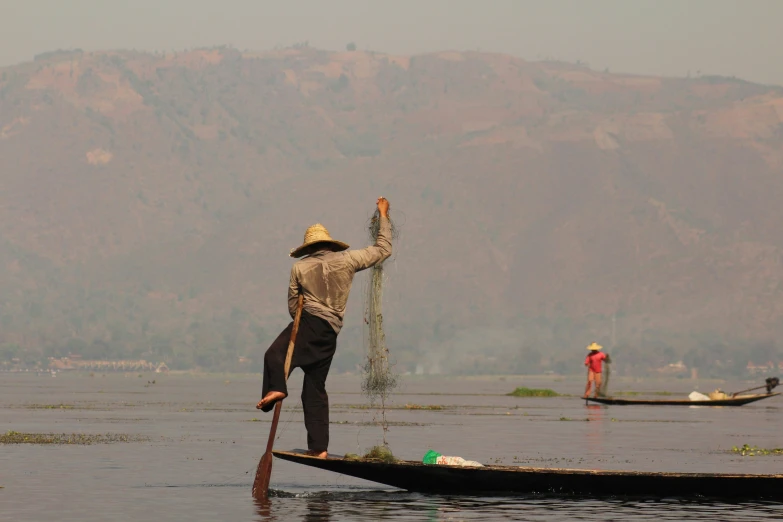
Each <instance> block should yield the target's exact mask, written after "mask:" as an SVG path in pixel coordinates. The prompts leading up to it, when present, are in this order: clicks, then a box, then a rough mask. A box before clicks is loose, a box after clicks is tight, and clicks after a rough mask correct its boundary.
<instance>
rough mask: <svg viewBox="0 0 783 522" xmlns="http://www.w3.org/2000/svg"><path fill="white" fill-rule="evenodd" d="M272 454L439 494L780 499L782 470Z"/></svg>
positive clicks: (347, 473) (321, 467)
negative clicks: (484, 463)
mask: <svg viewBox="0 0 783 522" xmlns="http://www.w3.org/2000/svg"><path fill="white" fill-rule="evenodd" d="M272 453H273V454H274V456H275V457H277V458H279V459H282V460H287V461H290V462H296V463H298V464H303V465H305V466H310V467H313V468H318V469H323V470H326V471H333V472H335V473H342V474H343V475H348V476H350V477H356V478H360V479H364V480H369V481H371V482H377V483H379V484H385V485H387V486H392V487H395V488H400V489H404V490H407V491H412V492H417V493H434V494H444V495H472V496H477V495H488V494H531V493H543V494H555V495H572V494H573V495H591V496H604V497H605V496H618V495H633V496H642V497H649V498H662V497H679V498H686V497H720V498H722V499H725V498H728V497H731V498H735V499H740V498H752V499H771V500H778V501H780V500H783V475H746V474H728V473H666V472H644V471H602V470H593V469H563V468H532V467H517V466H492V465H490V466H484V467H480V468H479V467H461V466H444V465H438V464H422V463H421V462H415V461H397V462H395V463H388V464H387V463H383V462H380V461H366V460H346V459H345V458H343V457H342V456H338V455H331V454H330V455H329V457H328V458H326V459H319V458H316V457H310V456H308V455H306V454H305V452H304V450H294V451H273V452H272Z"/></svg>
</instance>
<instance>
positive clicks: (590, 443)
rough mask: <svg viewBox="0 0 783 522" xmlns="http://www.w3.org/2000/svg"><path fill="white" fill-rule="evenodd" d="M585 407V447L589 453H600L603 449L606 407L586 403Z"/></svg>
mask: <svg viewBox="0 0 783 522" xmlns="http://www.w3.org/2000/svg"><path fill="white" fill-rule="evenodd" d="M586 408H587V420H588V421H589V422H588V423H587V435H586V438H587V447H588V450H589V452H590V454H593V455H597V454H600V453H601V452H602V451H603V449H604V434H605V433H606V421H607V418H606V417H607V415H606V408H605V407H604V406H600V405H598V404H588V405H587V406H586Z"/></svg>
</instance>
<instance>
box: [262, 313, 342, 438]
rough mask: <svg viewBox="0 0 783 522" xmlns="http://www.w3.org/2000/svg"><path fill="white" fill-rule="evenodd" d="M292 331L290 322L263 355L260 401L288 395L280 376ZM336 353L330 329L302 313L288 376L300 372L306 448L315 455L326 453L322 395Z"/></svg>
mask: <svg viewBox="0 0 783 522" xmlns="http://www.w3.org/2000/svg"><path fill="white" fill-rule="evenodd" d="M293 327H294V323H293V322H292V323H290V324H289V325H288V327H287V328H286V329H285V330H283V331H282V332H281V333H280V335H279V336H277V339H275V341H274V342H273V343H272V345H271V346H270V347H269V349H268V350H267V351H266V354H265V355H264V384H263V396H264V397H266V394H267V393H269V392H270V391H279V392H283V393H285V394H286V395H287V394H288V387H287V386H286V382H285V381H286V379H285V375H284V373H285V357H286V354H287V353H288V343H289V341H290V340H291V330H293ZM336 349H337V334H336V333H335V331H334V329H333V328H332V326H331V325H330V324H329V323H328V322H326V321H324V320H323V319H321V318H319V317H316V316H314V315H310V314H309V313H307V312H302V319H301V320H300V321H299V331H298V332H297V334H296V343H295V344H294V355H293V357H292V359H291V368H290V371H289V375H290V374H291V373H290V372H292V371H294V368H301V369H302V371H304V374H305V376H304V383H303V385H302V408H303V409H304V419H305V428H307V448H308V449H310V450H314V451H319V452H320V451H326V449H327V448H328V447H329V396H328V395H327V394H326V375H327V374H328V373H329V367H330V366H331V365H332V358H333V357H334V352H335V350H336ZM273 408H274V404H271V405H268V406H267V407H265V408H264V411H270V410H272V409H273Z"/></svg>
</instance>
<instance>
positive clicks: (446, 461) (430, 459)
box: [421, 450, 484, 468]
mask: <svg viewBox="0 0 783 522" xmlns="http://www.w3.org/2000/svg"><path fill="white" fill-rule="evenodd" d="M421 461H422V462H423V463H424V464H440V465H443V466H462V467H465V468H483V467H484V464H481V463H480V462H476V461H475V460H465V459H463V458H462V457H447V456H446V455H441V454H440V453H438V452H437V451H433V450H429V451H428V452H427V453H425V454H424V458H423V459H421Z"/></svg>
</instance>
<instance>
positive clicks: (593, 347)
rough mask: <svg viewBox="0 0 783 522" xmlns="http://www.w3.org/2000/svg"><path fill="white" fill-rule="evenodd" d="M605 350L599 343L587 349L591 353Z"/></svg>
mask: <svg viewBox="0 0 783 522" xmlns="http://www.w3.org/2000/svg"><path fill="white" fill-rule="evenodd" d="M603 348H604V347H603V346H601V345H600V344H597V343H593V344H591V345H590V346H588V347H587V349H588V350H590V351H591V352H592V351H593V350H603Z"/></svg>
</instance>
